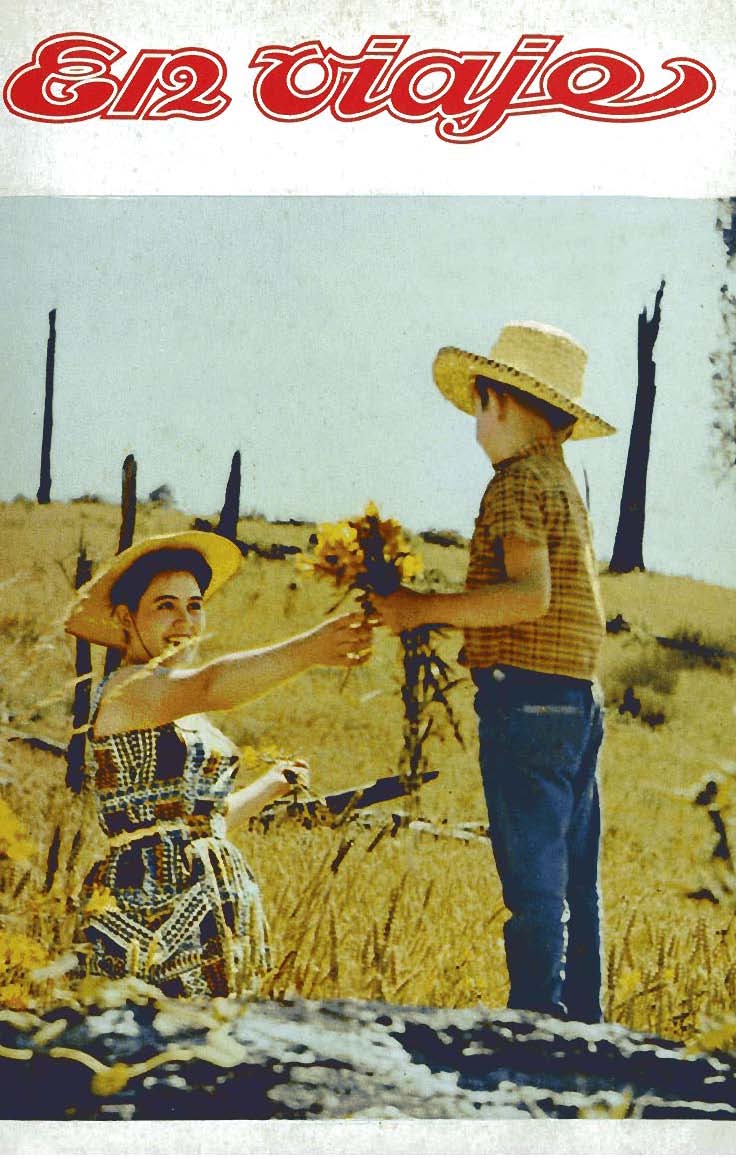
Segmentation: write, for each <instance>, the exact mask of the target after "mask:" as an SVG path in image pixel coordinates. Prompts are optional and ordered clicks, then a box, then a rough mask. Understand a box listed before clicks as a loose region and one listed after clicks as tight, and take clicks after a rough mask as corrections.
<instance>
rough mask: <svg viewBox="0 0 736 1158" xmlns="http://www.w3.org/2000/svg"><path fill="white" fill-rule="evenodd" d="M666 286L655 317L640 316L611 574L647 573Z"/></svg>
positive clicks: (660, 291) (658, 298) (644, 313)
mask: <svg viewBox="0 0 736 1158" xmlns="http://www.w3.org/2000/svg"><path fill="white" fill-rule="evenodd" d="M664 285H665V283H664V281H662V283H661V284H660V287H659V289H658V290H657V294H656V297H655V299H654V310H653V311H652V316H651V318H648V317H647V311H646V307H645V308H644V309H643V310H642V311H641V313H640V314H639V329H638V383H637V387H636V404H635V406H634V417H633V420H632V423H631V437H630V439H629V453H628V457H627V459H626V473H625V475H624V485H623V490H622V492H621V506H620V510H619V517H618V527H617V528H616V540H615V542H614V545H613V554H612V556H611V562H610V564H609V568H608V569H609V571H613V572H615V573H616V574H619V575H621V574H625V573H626V572H628V571H637V570H638V571H644V570H646V568H645V567H644V518H645V513H646V500H647V468H648V466H649V444H650V441H651V436H652V415H653V413H654V398H655V394H656V386H655V383H654V375H655V370H656V366H655V363H654V358H653V356H652V355H653V352H654V343H655V342H656V340H657V334H658V333H659V323H660V321H661V317H662V309H661V306H662V295H663V293H664Z"/></svg>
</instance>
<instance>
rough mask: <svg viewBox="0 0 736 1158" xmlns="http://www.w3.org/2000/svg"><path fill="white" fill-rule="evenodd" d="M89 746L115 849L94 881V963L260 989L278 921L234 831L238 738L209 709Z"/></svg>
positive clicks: (90, 918) (90, 901)
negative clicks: (230, 821)
mask: <svg viewBox="0 0 736 1158" xmlns="http://www.w3.org/2000/svg"><path fill="white" fill-rule="evenodd" d="M103 688H104V681H103V683H101V684H100V685H99V687H98V689H97V693H96V696H95V701H94V704H93V712H92V719H93V720H94V716H95V713H96V710H97V707H98V706H99V702H100V698H101V695H102V690H103ZM89 745H90V749H91V754H92V757H93V766H92V768H91V770H90V771H91V776H92V782H93V788H94V793H95V798H96V803H97V810H98V816H99V820H100V824H101V826H102V829H103V831H104V832H105V833H106V835H107V836H108V838H109V842H110V850H109V853H108V855H107V857H106V858H105V859H104V860H102V861H99V862H98V863H97V864H95V865H94V866H93V868H92V870H91V871H90V873H89V874H88V876H87V879H86V881H85V884H84V888H83V894H82V898H81V899H82V905H83V911H82V923H83V936H84V938H85V940H86V945H85V947H84V950H83V957H84V959H85V960H84V962H83V970H84V971H85V972H87V973H90V974H94V975H103V976H108V977H114V978H117V977H124V976H126V975H134V976H136V977H140V978H142V979H143V980H145V981H148V982H150V983H151V984H153V985H156V986H158V987H159V988H160V989H162V990H163V991H164V992H165V993H167V994H168V995H170V996H176V997H178V996H182V997H184V996H186V997H195V996H218V995H222V996H227V995H235V996H237V995H242V994H244V993H248V992H251V991H253V990H254V988H255V987H256V985H257V979H258V976H259V975H260V974H262V973H263V972H264V971H265V970H266V969H267V968H268V966H269V959H268V942H267V926H266V921H265V918H264V915H263V910H262V907H261V898H260V891H259V889H258V885H257V884H256V882H255V879H254V878H253V875H252V873H251V872H250V870H249V868H248V866H247V865H246V863H245V861H244V859H243V856H242V854H241V852H240V850H239V849H237V848H236V847H235V846H234V845H233V844H231V843H230V842H229V841H227V840H226V839H225V817H224V810H225V801H226V798H227V796H228V793H229V792H230V789H231V786H232V781H233V778H234V776H235V773H236V771H237V766H238V753H237V749H236V748H235V746H234V745H233V744H232V743H231V742H230V741H229V740H228V739H227V737H226V736H224V735H223V734H222V732H220V731H218V729H217V728H215V727H213V726H212V724H210V722H209V721H208V720H207V719H206V718H205V717H204V716H188V717H186V718H183V719H180V720H176V721H174V722H173V723H170V724H164V725H162V726H160V727H157V728H141V729H133V730H131V731H126V732H119V733H116V734H113V735H110V736H102V737H97V738H95V737H93V736H91V735H90V738H89Z"/></svg>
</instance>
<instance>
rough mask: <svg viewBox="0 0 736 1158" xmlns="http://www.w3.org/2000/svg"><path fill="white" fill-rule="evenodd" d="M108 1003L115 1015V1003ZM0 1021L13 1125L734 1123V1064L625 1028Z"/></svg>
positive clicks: (339, 1007)
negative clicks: (588, 1119) (530, 1120)
mask: <svg viewBox="0 0 736 1158" xmlns="http://www.w3.org/2000/svg"><path fill="white" fill-rule="evenodd" d="M111 1006H112V1007H111ZM0 1016H1V1017H2V1021H0V1042H2V1048H1V1049H0V1072H1V1074H2V1080H1V1081H0V1090H2V1111H3V1115H4V1117H6V1118H15V1119H39V1118H44V1119H65V1120H70V1119H72V1120H74V1119H77V1120H79V1119H85V1120H88V1119H93V1120H111V1119H112V1120H114V1119H131V1118H136V1119H148V1120H151V1119H169V1120H170V1119H172V1118H183V1119H195V1120H196V1119H218V1118H219V1119H227V1118H230V1119H233V1118H237V1119H248V1118H250V1119H267V1118H300V1119H329V1118H332V1119H334V1118H356V1117H357V1118H514V1117H540V1116H545V1117H553V1118H570V1117H579V1116H605V1117H630V1116H633V1117H644V1118H711V1119H716V1118H718V1119H732V1120H736V1070H735V1069H734V1066H733V1064H731V1063H730V1062H729V1061H728V1060H727V1059H725V1058H722V1057H719V1056H715V1055H705V1054H695V1055H693V1054H688V1053H687V1052H686V1050H685V1048H684V1047H683V1046H681V1045H677V1044H675V1043H673V1042H667V1041H663V1040H660V1039H658V1038H654V1037H647V1036H644V1035H642V1034H636V1033H632V1032H629V1031H628V1030H625V1029H623V1028H622V1027H620V1026H610V1025H609V1026H594V1027H593V1026H583V1025H580V1024H577V1023H574V1022H570V1023H565V1022H561V1021H557V1020H554V1019H552V1018H547V1017H540V1016H538V1015H532V1014H524V1013H518V1012H511V1011H503V1012H500V1013H493V1014H491V1013H489V1012H488V1011H485V1010H441V1009H419V1008H410V1007H400V1006H389V1005H382V1004H380V1003H377V1002H359V1001H330V1002H308V1001H300V1000H299V1001H292V1002H258V1001H256V1002H251V1003H244V1002H241V1003H238V1002H232V1001H227V1002H226V1001H219V1002H211V1003H210V1004H209V1005H195V1004H191V1003H185V1002H173V1001H167V1000H163V999H162V1000H158V1001H156V1000H153V999H152V998H151V997H150V995H147V996H145V1000H144V998H143V997H142V996H141V994H138V995H137V997H135V999H134V1000H130V998H128V1000H127V1001H125V1003H123V1004H121V1003H120V1002H118V1003H117V1004H116V1003H115V1002H111V1001H110V999H109V992H108V993H107V999H106V1000H102V999H101V1000H100V1001H99V1004H97V1005H96V1006H95V1005H93V1006H88V1007H87V1009H81V1008H79V1009H69V1008H65V1009H57V1010H55V1011H53V1013H49V1014H47V1015H45V1017H43V1018H40V1017H36V1016H35V1015H32V1014H25V1013H19V1014H14V1013H12V1012H8V1011H6V1012H5V1013H3V1014H2V1015H0Z"/></svg>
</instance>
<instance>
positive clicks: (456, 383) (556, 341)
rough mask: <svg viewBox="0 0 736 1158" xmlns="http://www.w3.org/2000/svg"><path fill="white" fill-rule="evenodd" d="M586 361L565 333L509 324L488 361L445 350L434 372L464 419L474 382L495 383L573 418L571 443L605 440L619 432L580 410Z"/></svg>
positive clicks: (472, 400)
mask: <svg viewBox="0 0 736 1158" xmlns="http://www.w3.org/2000/svg"><path fill="white" fill-rule="evenodd" d="M587 359H588V355H587V354H586V352H585V350H584V349H583V347H582V346H580V345H578V343H577V342H575V341H574V340H573V338H571V337H570V335H569V334H566V333H564V332H563V331H562V330H557V329H555V328H554V327H553V326H547V325H543V324H542V323H541V322H510V323H509V324H508V325H506V326H504V327H503V329H502V330H501V333H500V334H499V336H498V338H497V340H496V342H495V343H494V345H493V347H492V348H491V352H490V354H489V355H488V357H484V356H483V355H482V354H471V353H469V352H468V351H467V350H461V349H458V348H457V347H456V346H443V348H442V349H441V350H440V351H439V353H438V354H437V357H436V358H435V360H434V365H433V367H432V373H433V376H434V380H435V383H436V384H437V386H438V387H439V389H440V390H441V391H442V393H443V394H444V395H445V397H446V398H447V399H448V400H449V401H450V402H452V404H453V405H454V406H457V407H458V408H459V409H460V410H464V411H465V413H466V414H475V407H476V398H477V395H476V393H475V389H474V384H475V379H476V378H477V377H479V376H480V377H485V378H492V379H494V380H495V381H497V382H503V383H505V384H506V385H508V386H513V387H515V388H516V389H517V390H520V391H522V392H523V393H524V394H529V395H531V396H532V397H533V398H539V399H541V400H542V401H543V402H547V403H549V404H550V405H551V406H555V407H557V409H558V410H563V411H564V412H565V413H566V414H569V415H570V417H571V418H574V419H575V425H574V426H573V428H572V432H571V435H570V437H571V438H601V437H604V436H605V435H607V434H615V433H616V428H615V426H611V425H610V423H608V422H606V421H605V420H604V419H603V418H599V417H598V415H597V414H592V413H591V412H590V411H589V410H586V409H585V408H584V407H583V406H581V405H580V401H579V399H580V398H581V397H582V393H583V374H584V372H585V364H586V362H587Z"/></svg>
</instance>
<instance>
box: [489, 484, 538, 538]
mask: <svg viewBox="0 0 736 1158" xmlns="http://www.w3.org/2000/svg"><path fill="white" fill-rule="evenodd" d="M546 505H547V504H546V496H545V494H544V489H543V486H542V482H541V480H540V479H539V478H537V476H536V475H535V474H533V473H531V472H530V471H524V472H523V473H522V472H515V471H507V472H505V473H504V474H502V475H500V476H498V477H497V478H496V479H494V480H493V483H492V485H491V486H490V487H489V488H488V492H487V494H486V497H485V501H484V504H483V507H482V509H481V514H480V520H479V521H480V522H481V524H482V526H483V531H484V534H485V536H487V540H488V541H489V542H493V541H495V540H498V539H500V540H501V541H503V540H504V539H523V540H524V542H525V543H532V544H534V545H537V546H541V545H543V544H546V542H547V526H546V518H545V510H546Z"/></svg>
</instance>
